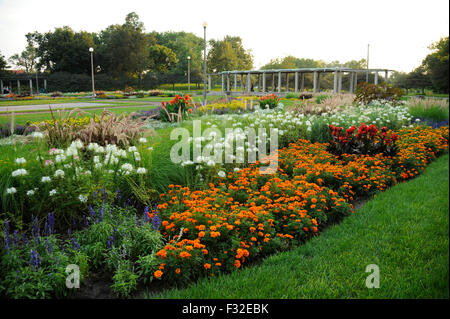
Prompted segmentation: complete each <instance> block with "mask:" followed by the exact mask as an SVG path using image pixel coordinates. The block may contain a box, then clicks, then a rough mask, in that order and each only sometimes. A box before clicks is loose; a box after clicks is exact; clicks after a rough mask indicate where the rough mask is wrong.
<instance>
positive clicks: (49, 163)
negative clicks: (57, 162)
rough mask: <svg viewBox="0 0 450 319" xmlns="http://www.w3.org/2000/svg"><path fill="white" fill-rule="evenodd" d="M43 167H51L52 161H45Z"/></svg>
mask: <svg viewBox="0 0 450 319" xmlns="http://www.w3.org/2000/svg"><path fill="white" fill-rule="evenodd" d="M44 165H45V166H48V165H53V161H52V160H46V161H45V163H44Z"/></svg>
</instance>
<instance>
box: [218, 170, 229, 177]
mask: <svg viewBox="0 0 450 319" xmlns="http://www.w3.org/2000/svg"><path fill="white" fill-rule="evenodd" d="M217 175H219V177H222V178H224V177H225V176H227V174H225V172H224V171H219V173H217Z"/></svg>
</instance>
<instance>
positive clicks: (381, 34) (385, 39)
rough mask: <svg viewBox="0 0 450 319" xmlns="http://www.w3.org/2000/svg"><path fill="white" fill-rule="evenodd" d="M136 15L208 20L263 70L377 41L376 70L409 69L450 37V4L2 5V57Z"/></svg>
mask: <svg viewBox="0 0 450 319" xmlns="http://www.w3.org/2000/svg"><path fill="white" fill-rule="evenodd" d="M133 11H134V12H136V13H137V14H138V15H139V18H140V21H142V22H143V23H144V26H145V29H146V31H148V32H150V31H158V32H163V31H186V32H192V33H194V34H196V35H198V36H200V37H203V27H202V23H203V22H204V21H206V22H207V23H208V26H207V30H206V31H207V39H212V38H213V39H222V38H223V37H224V36H225V35H232V36H240V37H241V38H242V40H243V45H244V48H246V49H251V51H252V54H253V56H254V68H255V69H257V68H259V67H261V66H262V65H264V64H266V63H268V62H269V60H270V59H273V58H282V57H284V56H287V55H293V56H295V57H299V58H310V59H315V60H323V61H326V62H331V61H335V60H339V61H340V62H346V61H349V60H360V59H362V58H366V57H367V45H368V44H370V51H369V67H370V68H387V69H392V70H397V71H402V72H409V71H412V70H413V69H414V68H416V67H417V66H419V65H420V64H421V62H422V60H423V58H424V57H425V56H426V55H427V54H428V53H430V50H429V49H428V46H429V45H430V44H431V43H433V42H435V41H438V40H439V39H440V38H441V37H444V36H448V34H449V1H448V0H421V1H418V0H376V1H368V0H307V1H305V0H226V1H223V0H221V1H218V0H146V1H143V0H141V1H138V0H126V1H124V0H120V1H117V0H76V1H75V0H71V1H66V0H38V1H32V0H0V53H1V54H3V55H5V56H6V57H7V58H8V57H9V56H11V55H13V54H14V53H20V52H21V51H22V50H24V49H25V46H26V38H25V34H26V33H28V32H33V31H39V32H41V33H44V32H47V31H51V30H53V29H54V28H55V27H61V26H64V25H68V26H70V27H71V28H72V29H74V30H75V31H81V30H85V31H89V32H98V31H100V30H102V29H105V28H106V27H108V26H109V25H111V24H122V23H124V21H125V16H126V15H127V14H128V13H129V12H133Z"/></svg>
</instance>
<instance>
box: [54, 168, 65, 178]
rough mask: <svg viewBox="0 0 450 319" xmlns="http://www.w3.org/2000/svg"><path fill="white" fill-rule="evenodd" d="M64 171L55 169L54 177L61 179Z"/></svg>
mask: <svg viewBox="0 0 450 319" xmlns="http://www.w3.org/2000/svg"><path fill="white" fill-rule="evenodd" d="M64 174H65V173H64V171H63V170H62V169H57V170H56V171H55V177H61V178H64Z"/></svg>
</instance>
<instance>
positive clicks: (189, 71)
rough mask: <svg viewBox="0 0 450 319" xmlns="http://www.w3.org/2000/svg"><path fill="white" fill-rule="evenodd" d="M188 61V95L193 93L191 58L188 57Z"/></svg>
mask: <svg viewBox="0 0 450 319" xmlns="http://www.w3.org/2000/svg"><path fill="white" fill-rule="evenodd" d="M187 60H188V93H191V57H190V56H188V57H187Z"/></svg>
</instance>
